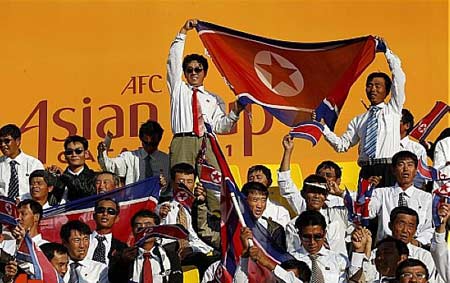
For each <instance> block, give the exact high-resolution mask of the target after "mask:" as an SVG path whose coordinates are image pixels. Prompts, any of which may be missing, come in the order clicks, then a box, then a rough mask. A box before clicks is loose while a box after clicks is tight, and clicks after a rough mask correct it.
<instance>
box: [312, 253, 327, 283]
mask: <svg viewBox="0 0 450 283" xmlns="http://www.w3.org/2000/svg"><path fill="white" fill-rule="evenodd" d="M318 257H319V256H318V255H309V258H310V259H311V281H310V282H311V283H325V279H324V277H323V273H322V270H320V267H319V264H318V263H317V258H318Z"/></svg>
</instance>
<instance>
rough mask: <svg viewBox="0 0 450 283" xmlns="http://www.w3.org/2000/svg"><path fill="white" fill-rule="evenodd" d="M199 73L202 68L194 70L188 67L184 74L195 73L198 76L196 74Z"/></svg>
mask: <svg viewBox="0 0 450 283" xmlns="http://www.w3.org/2000/svg"><path fill="white" fill-rule="evenodd" d="M201 71H203V68H201V67H195V68H192V67H188V68H187V69H186V73H188V74H192V73H193V72H195V73H196V74H198V73H200V72H201Z"/></svg>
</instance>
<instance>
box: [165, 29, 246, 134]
mask: <svg viewBox="0 0 450 283" xmlns="http://www.w3.org/2000/svg"><path fill="white" fill-rule="evenodd" d="M185 40H186V35H185V34H178V35H177V37H176V38H175V40H174V41H173V42H172V45H171V46H170V50H169V59H168V61H167V85H168V88H169V93H170V98H171V99H170V113H171V125H172V132H173V133H174V134H177V133H186V132H193V119H192V93H193V91H192V87H191V86H189V85H188V84H187V83H185V82H184V81H183V80H182V75H183V68H182V62H183V51H184V44H185ZM197 99H198V101H199V103H200V107H201V110H202V113H203V119H204V120H205V122H207V123H209V124H210V125H211V127H212V130H213V131H214V132H215V133H218V134H221V133H228V132H229V131H230V130H231V128H232V127H233V125H234V124H235V123H236V121H237V120H238V119H239V116H237V115H236V114H235V113H234V112H233V111H230V113H229V114H228V115H227V114H225V103H224V102H223V100H222V99H221V98H220V97H219V96H218V95H215V94H213V93H210V92H208V91H206V90H205V88H204V87H203V86H200V87H199V88H198V93H197Z"/></svg>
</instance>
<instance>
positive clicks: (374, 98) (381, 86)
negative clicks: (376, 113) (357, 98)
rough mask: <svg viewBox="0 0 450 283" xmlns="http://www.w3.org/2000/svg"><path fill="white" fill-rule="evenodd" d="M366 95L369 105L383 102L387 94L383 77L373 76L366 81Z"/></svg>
mask: <svg viewBox="0 0 450 283" xmlns="http://www.w3.org/2000/svg"><path fill="white" fill-rule="evenodd" d="M366 95H367V98H368V99H369V101H370V104H371V105H377V104H380V103H381V102H383V101H384V99H385V98H386V96H387V93H386V82H385V81H384V78H381V77H375V78H372V79H371V80H370V81H368V82H367V84H366Z"/></svg>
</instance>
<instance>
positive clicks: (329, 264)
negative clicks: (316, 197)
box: [291, 210, 349, 283]
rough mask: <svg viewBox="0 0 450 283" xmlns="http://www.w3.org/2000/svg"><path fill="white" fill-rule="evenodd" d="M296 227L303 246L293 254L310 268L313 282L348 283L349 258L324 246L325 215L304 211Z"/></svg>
mask: <svg viewBox="0 0 450 283" xmlns="http://www.w3.org/2000/svg"><path fill="white" fill-rule="evenodd" d="M295 227H296V228H297V229H298V235H299V237H300V239H301V241H302V245H301V246H299V247H297V248H296V250H295V251H293V252H291V254H292V255H293V256H294V257H295V258H296V259H298V260H300V261H303V262H305V263H306V264H307V265H308V266H309V268H310V269H311V273H312V274H311V282H327V283H337V282H339V283H341V282H347V269H348V267H349V261H348V258H347V256H346V255H344V254H341V253H337V252H334V251H331V250H328V249H326V248H325V246H324V244H325V238H326V227H327V224H326V222H325V218H324V217H323V215H322V214H320V213H319V212H318V211H313V210H308V211H304V212H302V213H301V214H300V215H299V217H298V218H297V221H296V222H295ZM317 280H318V281H317Z"/></svg>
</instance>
